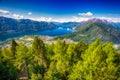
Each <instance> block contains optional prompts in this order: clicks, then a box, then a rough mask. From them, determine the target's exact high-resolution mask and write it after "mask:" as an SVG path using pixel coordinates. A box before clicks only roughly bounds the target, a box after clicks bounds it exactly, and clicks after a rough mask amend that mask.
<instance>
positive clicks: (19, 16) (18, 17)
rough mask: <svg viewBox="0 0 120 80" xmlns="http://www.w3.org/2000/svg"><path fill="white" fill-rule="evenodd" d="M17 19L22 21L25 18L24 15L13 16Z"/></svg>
mask: <svg viewBox="0 0 120 80" xmlns="http://www.w3.org/2000/svg"><path fill="white" fill-rule="evenodd" d="M12 16H13V17H14V18H15V19H22V18H24V16H23V15H19V14H15V13H14V14H13V15H12Z"/></svg>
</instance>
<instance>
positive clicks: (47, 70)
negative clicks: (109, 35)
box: [0, 37, 120, 80]
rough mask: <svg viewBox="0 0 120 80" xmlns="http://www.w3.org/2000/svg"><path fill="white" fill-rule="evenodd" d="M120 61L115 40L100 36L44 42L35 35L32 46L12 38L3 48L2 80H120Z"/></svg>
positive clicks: (1, 57) (0, 57) (1, 62)
mask: <svg viewBox="0 0 120 80" xmlns="http://www.w3.org/2000/svg"><path fill="white" fill-rule="evenodd" d="M119 62H120V54H119V53H118V52H116V50H115V49H114V47H113V45H112V43H111V42H107V43H100V40H99V39H97V40H96V41H94V42H92V43H91V44H85V43H83V42H79V43H77V44H73V43H66V42H65V41H61V40H59V39H58V40H57V41H56V43H54V44H44V42H43V41H42V40H41V39H39V38H38V37H35V38H34V41H33V43H32V46H30V47H26V45H24V44H22V43H16V41H15V40H12V42H11V47H3V48H2V49H0V76H1V77H0V80H8V79H9V80H16V79H31V80H98V79H101V80H107V79H110V80H119V79H120V63H119Z"/></svg>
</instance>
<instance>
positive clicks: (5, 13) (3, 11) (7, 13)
mask: <svg viewBox="0 0 120 80" xmlns="http://www.w3.org/2000/svg"><path fill="white" fill-rule="evenodd" d="M0 14H2V15H9V14H10V12H9V11H6V10H1V9H0Z"/></svg>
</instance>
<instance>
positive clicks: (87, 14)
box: [78, 12, 93, 17]
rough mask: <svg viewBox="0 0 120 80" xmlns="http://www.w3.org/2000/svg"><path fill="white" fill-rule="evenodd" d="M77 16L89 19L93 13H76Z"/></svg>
mask: <svg viewBox="0 0 120 80" xmlns="http://www.w3.org/2000/svg"><path fill="white" fill-rule="evenodd" d="M78 15H79V16H81V17H90V16H93V13H91V12H87V13H78Z"/></svg>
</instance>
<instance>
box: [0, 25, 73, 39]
mask: <svg viewBox="0 0 120 80" xmlns="http://www.w3.org/2000/svg"><path fill="white" fill-rule="evenodd" d="M72 32H74V30H72V29H70V28H63V27H59V28H56V29H53V30H44V31H36V32H25V33H22V34H14V35H13V34H9V35H4V36H0V37H1V38H0V41H5V40H7V39H11V38H19V37H23V36H28V35H43V36H60V35H64V34H69V33H72Z"/></svg>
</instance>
